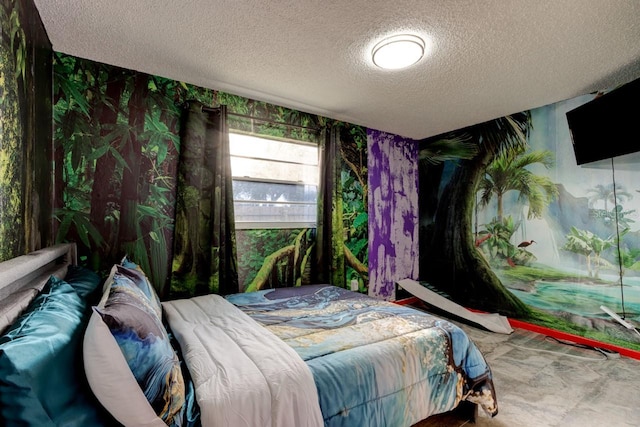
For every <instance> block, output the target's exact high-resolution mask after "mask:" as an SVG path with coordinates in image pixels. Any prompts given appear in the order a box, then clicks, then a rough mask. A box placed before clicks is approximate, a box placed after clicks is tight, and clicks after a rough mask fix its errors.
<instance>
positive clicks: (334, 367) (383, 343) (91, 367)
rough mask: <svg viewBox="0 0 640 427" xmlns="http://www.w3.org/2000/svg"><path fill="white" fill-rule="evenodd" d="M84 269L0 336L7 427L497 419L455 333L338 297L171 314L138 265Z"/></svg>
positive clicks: (471, 356)
mask: <svg viewBox="0 0 640 427" xmlns="http://www.w3.org/2000/svg"><path fill="white" fill-rule="evenodd" d="M47 251H48V250H47ZM74 256H75V247H74V246H73V245H69V246H64V247H57V248H56V255H55V256H54V257H53V261H52V260H51V257H52V256H51V255H50V254H49V261H47V262H46V265H47V266H45V267H41V268H38V269H37V270H38V271H40V273H39V274H38V276H39V279H38V280H39V282H40V283H41V282H42V281H43V278H44V282H45V284H44V286H43V287H42V288H41V289H39V290H37V291H36V292H35V294H36V296H35V298H33V299H31V302H29V305H28V306H27V307H26V308H24V307H23V308H22V309H21V310H22V311H21V312H20V314H19V315H18V316H17V317H15V316H12V317H13V318H12V319H10V320H11V321H12V323H11V325H9V326H8V327H7V329H5V330H4V331H3V336H2V338H0V414H1V415H2V417H3V421H4V422H5V424H6V425H25V424H26V425H62V424H64V425H96V426H100V425H132V426H147V425H148V426H163V425H175V426H199V425H202V426H207V427H208V426H230V425H233V426H247V427H249V426H251V427H255V426H296V427H305V426H309V427H311V426H321V425H325V426H354V425H358V426H410V425H413V424H415V423H416V422H418V421H420V420H422V419H425V418H427V417H428V416H430V415H433V414H437V413H442V412H446V411H450V410H452V409H454V408H456V407H457V406H458V405H460V404H461V403H465V402H468V403H469V402H470V403H471V404H473V405H474V406H475V405H478V406H480V407H482V408H483V409H484V410H485V411H486V412H487V413H488V414H490V415H495V414H497V411H498V407H497V400H496V395H495V391H494V387H493V381H492V377H491V370H490V368H489V367H488V365H487V364H486V362H485V360H484V358H483V356H482V354H481V353H480V352H479V351H478V349H477V348H476V346H475V345H474V344H473V342H471V341H470V340H469V338H468V337H467V336H466V334H465V333H464V332H463V331H462V330H461V329H460V328H458V327H457V326H455V325H454V324H452V323H450V322H448V321H446V320H443V319H439V318H436V317H433V316H431V315H429V314H427V313H424V312H421V311H418V310H415V309H413V308H410V307H405V306H400V305H397V304H393V303H390V302H384V301H380V300H377V299H375V298H371V297H368V296H366V295H361V294H359V293H357V292H351V291H348V290H345V289H341V288H337V287H334V286H328V285H309V286H303V287H297V288H280V289H273V290H263V291H258V292H253V293H246V294H236V295H230V296H227V297H226V298H223V297H220V296H218V295H206V296H201V297H195V298H191V299H183V300H174V301H163V302H160V300H159V299H158V298H157V295H156V294H155V292H154V291H153V286H152V285H151V284H150V283H149V281H148V279H147V277H146V275H145V274H144V272H142V271H141V270H140V268H139V267H138V266H137V265H135V264H134V263H132V262H131V261H129V260H128V259H126V258H125V259H123V260H122V262H121V263H119V264H117V265H114V267H113V269H112V270H111V273H110V274H109V276H108V277H107V278H104V279H102V278H100V280H99V279H97V278H96V275H95V273H91V272H89V271H86V270H85V269H82V268H78V267H75V268H74V267H73V264H74V260H75V259H74ZM28 257H30V258H29V260H30V261H32V259H33V258H36V257H33V256H28ZM25 261H26V259H21V260H18V261H14V260H12V261H11V262H12V263H13V264H12V268H11V269H7V268H4V267H3V265H5V267H6V264H5V263H0V282H3V283H4V282H5V279H6V278H8V277H9V274H11V275H13V276H12V278H13V279H14V280H12V283H14V284H12V285H11V288H10V290H8V291H5V293H6V294H8V295H15V294H17V293H21V292H23V291H24V290H25V289H29V286H30V285H29V283H32V281H33V280H34V273H33V271H35V270H34V266H33V264H32V265H31V266H30V267H29V269H26V270H25V269H23V271H27V270H29V271H31V273H29V278H28V279H27V280H24V278H18V277H17V276H22V275H23V273H19V274H18V273H15V271H16V270H15V266H16V265H21V264H22V263H23V262H25ZM52 268H55V270H56V272H57V273H56V274H57V276H58V277H57V278H56V279H52V278H51V276H50V273H51V271H52ZM9 270H11V271H12V272H13V273H7V271H9ZM14 276H15V277H14ZM16 280H17V281H16ZM20 280H22V281H21V282H20ZM6 281H7V282H8V280H6ZM16 283H17V284H16ZM1 288H2V287H1V286H0V292H2V289H1ZM5 288H7V286H5ZM43 292H44V294H43ZM30 293H31V294H33V293H34V292H33V291H31V292H30ZM57 294H60V295H61V296H57ZM43 295H44V297H43ZM56 299H60V300H59V301H58V304H57V305H56V304H53V307H52V308H51V310H49V311H50V312H51V313H54V314H55V315H56V316H58V317H59V318H60V319H62V320H56V321H54V322H52V321H51V320H50V319H44V320H43V319H40V320H37V319H36V325H39V329H42V325H43V323H44V322H46V323H47V324H48V325H51V324H56V325H57V326H59V327H60V328H63V329H65V330H64V331H62V332H61V331H57V333H56V331H53V330H51V329H49V330H48V331H47V333H46V334H45V335H46V336H45V337H42V336H37V337H36V338H35V339H31V338H30V337H28V336H25V331H28V330H37V329H38V328H35V327H33V325H31V326H29V322H33V321H34V318H37V316H38V315H39V313H41V312H43V311H44V312H47V310H43V309H42V307H41V306H42V304H43V300H44V301H45V305H46V304H50V305H51V304H52V302H51V301H53V302H54V303H55V301H56ZM36 303H37V304H36ZM23 305H24V303H23ZM34 305H35V306H37V307H34ZM5 311H6V310H5ZM14 311H15V309H14ZM70 312H73V313H75V314H74V315H73V316H71V314H70ZM2 313H3V311H2V309H0V315H2ZM33 313H37V314H36V315H34V314H33ZM51 313H50V315H52V314H51ZM73 313H72V314H73ZM71 318H72V319H71ZM38 322H39V323H38ZM67 330H70V332H69V331H67ZM35 335H38V334H35ZM7 336H9V338H7ZM52 336H64V337H65V338H64V339H58V340H54V341H55V345H54V346H53V347H52V340H51V339H50V338H51V337H52ZM25 341H26V342H28V345H26V346H25V344H24V342H25ZM32 341H33V342H32ZM16 343H17V344H19V345H17V344H16ZM16 347H17V350H16ZM42 347H46V348H47V349H48V351H46V352H44V353H45V354H44V356H42V357H40V356H38V357H37V358H35V359H37V360H30V361H29V363H31V365H28V366H21V365H20V363H18V362H17V361H18V360H21V355H23V354H24V352H25V349H27V348H30V349H31V353H34V354H35V353H38V354H40V353H43V352H38V351H35V352H34V351H33V349H36V348H42ZM54 347H55V348H54ZM12 354H13V356H12ZM7 355H9V356H7ZM7 357H9V358H10V359H11V360H10V361H9V362H7V361H6V360H5V359H7ZM78 368H80V369H78ZM82 368H84V369H82ZM54 370H55V371H56V372H57V374H56V375H54V376H53V377H52V378H46V379H45V378H44V377H45V376H46V374H45V373H46V372H52V371H54ZM50 379H51V380H54V381H49V380H50ZM34 384H35V386H34ZM61 388H69V390H68V392H66V391H65V393H60V392H59V390H60V389H61ZM16 390H19V391H20V393H22V395H21V397H20V398H19V399H13V400H11V399H8V398H7V396H10V395H15V391H16ZM20 408H23V409H22V410H20ZM33 408H36V409H37V410H33ZM34 414H35V415H34Z"/></svg>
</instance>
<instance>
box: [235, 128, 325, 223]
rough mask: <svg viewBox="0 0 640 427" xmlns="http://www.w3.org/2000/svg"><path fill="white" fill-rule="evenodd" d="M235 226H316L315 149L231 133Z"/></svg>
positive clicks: (305, 143) (316, 151)
mask: <svg viewBox="0 0 640 427" xmlns="http://www.w3.org/2000/svg"><path fill="white" fill-rule="evenodd" d="M229 149H230V152H231V173H232V176H233V199H234V209H235V219H236V228H238V229H253V228H306V227H315V226H316V215H317V212H316V209H317V208H316V206H317V199H318V178H319V177H318V146H317V145H316V144H313V143H308V142H299V141H292V140H284V139H270V138H267V137H257V136H253V135H245V134H239V133H230V134H229Z"/></svg>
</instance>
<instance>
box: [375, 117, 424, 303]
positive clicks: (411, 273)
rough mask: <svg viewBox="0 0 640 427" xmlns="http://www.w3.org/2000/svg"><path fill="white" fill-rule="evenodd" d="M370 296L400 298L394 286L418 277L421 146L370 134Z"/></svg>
mask: <svg viewBox="0 0 640 427" xmlns="http://www.w3.org/2000/svg"><path fill="white" fill-rule="evenodd" d="M367 148H368V156H369V157H368V163H367V165H368V168H369V194H368V198H369V295H372V296H377V297H382V298H384V299H387V300H393V299H395V282H396V281H397V280H400V279H405V278H411V279H417V278H418V143H417V141H414V140H412V139H408V138H403V137H400V136H397V135H393V134H389V133H385V132H380V131H377V130H372V129H368V130H367Z"/></svg>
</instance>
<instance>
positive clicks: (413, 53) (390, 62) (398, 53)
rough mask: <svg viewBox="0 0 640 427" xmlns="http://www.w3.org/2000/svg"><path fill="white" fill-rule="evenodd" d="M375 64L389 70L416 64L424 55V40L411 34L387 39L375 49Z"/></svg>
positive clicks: (373, 53) (373, 52)
mask: <svg viewBox="0 0 640 427" xmlns="http://www.w3.org/2000/svg"><path fill="white" fill-rule="evenodd" d="M371 55H372V57H373V63H374V64H376V65H377V66H378V67H380V68H384V69H387V70H398V69H400V68H405V67H408V66H410V65H413V64H415V63H416V62H418V61H419V60H420V58H422V55H424V40H422V39H421V38H420V37H418V36H413V35H411V34H399V35H396V36H391V37H387V38H386V39H384V40H382V41H381V42H379V43H378V44H376V45H375V46H374V47H373V51H372V52H371Z"/></svg>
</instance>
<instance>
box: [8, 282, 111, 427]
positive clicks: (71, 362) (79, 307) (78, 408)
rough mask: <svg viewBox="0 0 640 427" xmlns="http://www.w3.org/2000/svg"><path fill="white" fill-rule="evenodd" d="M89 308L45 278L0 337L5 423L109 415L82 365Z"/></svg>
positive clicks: (96, 420)
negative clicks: (94, 392)
mask: <svg viewBox="0 0 640 427" xmlns="http://www.w3.org/2000/svg"><path fill="white" fill-rule="evenodd" d="M89 313H90V312H89V310H88V309H87V305H86V304H85V302H84V300H83V299H81V298H80V297H79V296H78V294H77V293H76V291H75V290H74V288H73V287H72V286H71V285H69V284H68V283H66V282H64V281H61V280H59V279H56V278H55V277H51V278H50V279H49V281H48V282H47V284H46V285H45V287H44V288H43V289H42V292H41V293H40V295H38V296H37V297H36V298H35V299H34V300H33V302H32V303H31V304H30V305H29V307H28V308H27V309H26V311H25V312H24V313H23V314H22V315H21V316H20V317H18V319H17V320H16V321H15V322H14V324H13V325H12V326H11V327H10V328H9V329H8V330H7V332H6V333H5V334H4V335H3V336H2V337H0V416H1V417H2V420H3V421H4V423H5V425H6V426H17V425H20V426H24V425H33V426H60V425H65V426H101V425H106V423H107V421H106V420H108V419H109V418H110V416H108V415H107V413H106V411H104V409H102V407H101V406H100V405H99V403H98V402H97V400H96V399H95V397H94V396H93V394H92V393H91V391H90V389H89V387H88V384H87V383H86V379H85V376H84V373H83V370H82V367H83V362H82V347H81V344H82V337H83V333H84V328H85V326H86V323H87V322H88V318H89Z"/></svg>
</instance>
